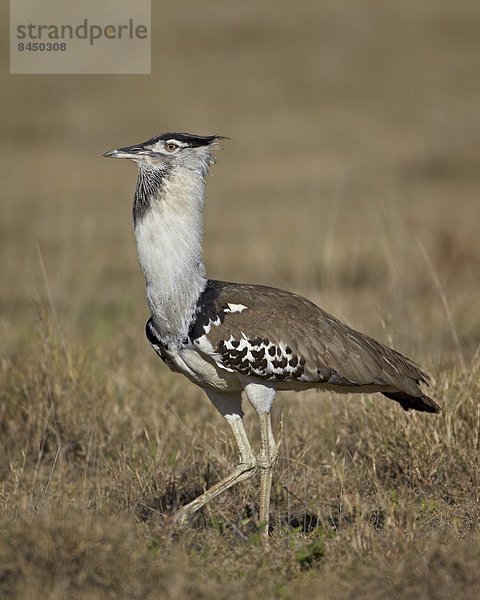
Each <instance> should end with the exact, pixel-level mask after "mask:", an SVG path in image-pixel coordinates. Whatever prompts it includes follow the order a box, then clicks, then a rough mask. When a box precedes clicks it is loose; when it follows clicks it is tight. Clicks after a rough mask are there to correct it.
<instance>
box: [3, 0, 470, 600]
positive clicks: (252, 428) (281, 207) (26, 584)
mask: <svg viewBox="0 0 480 600" xmlns="http://www.w3.org/2000/svg"><path fill="white" fill-rule="evenodd" d="M1 11H2V17H3V18H2V24H3V32H4V34H3V37H2V40H3V41H2V63H3V69H2V74H1V80H2V81H1V83H2V94H1V95H0V114H1V127H2V135H1V139H0V148H1V153H2V160H1V161H0V169H1V183H2V185H1V194H2V201H1V204H0V211H1V213H0V215H1V218H0V256H1V273H0V281H1V285H0V306H1V314H0V352H1V370H0V380H1V385H0V597H2V598H9V597H17V598H27V599H29V598H35V599H36V598H38V599H40V598H42V599H43V598H49V599H50V598H52V599H57V598H58V599H59V598H175V599H176V598H190V597H192V598H193V597H195V598H211V597H216V598H227V597H228V598H232V599H233V598H294V597H295V598H298V597H313V598H347V597H348V598H369V599H370V598H386V597H388V598H407V597H408V598H411V597H415V598H438V599H440V598H456V597H464V598H478V597H479V595H480V568H479V565H480V533H479V524H480V505H479V502H480V498H479V494H480V488H479V486H480V463H479V451H480V447H479V446H480V409H479V387H480V373H479V369H480V358H479V354H478V348H479V344H480V280H479V278H480V275H479V273H480V244H479V228H480V205H479V202H480V35H479V31H480V4H479V3H478V2H477V1H474V0H465V1H463V2H450V1H448V0H435V1H433V0H425V1H423V2H413V1H410V0H407V1H404V2H396V1H393V2H379V1H374V0H362V1H360V2H336V1H334V0H330V1H328V0H322V1H314V0H305V1H303V2H299V3H291V2H286V1H283V0H281V1H279V0H276V1H274V0H265V1H264V2H254V1H253V0H245V1H243V2H233V1H231V0H227V1H219V0H214V1H213V2H209V3H208V4H205V3H199V2H196V1H194V0H184V1H183V2H174V1H172V0H166V1H163V2H162V3H159V4H155V5H154V6H153V15H152V17H153V22H152V74H151V75H143V76H127V75H125V76H41V75H37V76H33V75H32V76H18V75H17V76H13V75H8V11H7V7H6V6H4V7H3V8H2V9H1ZM162 131H189V132H193V133H199V134H205V135H206V134H212V133H217V134H222V135H226V136H229V137H230V138H231V140H229V141H225V142H224V143H223V147H224V150H223V151H221V152H219V155H218V162H217V164H216V165H215V167H214V169H213V172H212V174H213V177H210V178H209V180H208V204H207V208H206V215H205V216H206V223H205V236H204V237H205V260H206V265H207V269H208V273H209V275H210V276H211V277H215V278H220V279H227V280H237V281H244V282H255V283H264V284H269V285H274V286H276V287H281V288H284V289H289V290H294V291H296V292H298V293H301V294H303V295H305V296H307V297H308V298H310V299H311V300H313V301H314V302H316V303H318V304H320V305H321V306H322V307H323V308H325V309H326V310H328V311H329V312H331V313H333V314H335V315H336V316H337V317H339V318H341V319H342V320H344V321H345V322H347V323H348V324H350V325H352V326H354V327H355V328H357V329H360V330H361V331H364V332H366V333H368V334H370V335H372V336H374V337H376V338H378V339H379V340H381V341H383V342H384V343H388V344H392V345H394V346H395V347H396V348H397V349H398V350H400V351H401V352H403V353H406V354H408V355H409V356H411V357H412V358H414V359H415V360H417V361H418V362H420V363H421V364H422V365H423V366H424V367H425V369H426V370H428V372H430V373H431V374H432V376H433V382H432V386H431V389H430V393H431V395H432V396H433V397H435V398H436V400H437V401H438V403H439V404H441V406H442V407H443V413H442V414H441V415H440V416H433V415H425V414H410V413H408V414H407V413H404V412H403V411H402V410H401V408H400V407H399V406H398V405H397V404H395V403H393V402H390V401H388V400H386V399H385V398H383V397H381V396H378V395H375V396H370V397H367V396H365V397H362V396H355V397H354V396H352V397H349V396H335V395H330V394H318V393H314V392H309V393H307V394H300V395H289V394H286V395H284V396H280V397H279V398H278V400H277V403H276V407H275V412H274V421H275V429H276V432H278V435H279V439H280V445H281V452H280V457H279V461H278V464H277V469H276V474H275V478H274V485H273V496H272V506H271V511H272V512H271V515H272V521H273V531H272V538H271V540H272V541H271V551H270V553H268V554H265V553H264V551H263V550H262V548H261V546H260V544H259V534H258V530H257V524H258V523H257V508H258V507H257V497H258V493H257V486H258V481H257V480H249V481H248V482H247V483H244V484H240V485H239V486H237V487H235V488H233V489H232V490H231V491H229V492H227V493H226V494H224V496H222V497H220V498H219V499H217V500H216V501H214V502H213V503H212V504H211V505H210V506H207V507H206V508H205V509H204V510H203V512H202V513H201V514H200V515H198V517H197V518H196V519H195V520H194V522H192V523H191V525H190V527H187V528H183V529H182V528H180V527H177V526H176V525H174V524H173V522H172V514H173V512H174V510H175V509H176V508H178V507H179V506H181V505H182V504H184V503H185V502H187V501H188V500H190V499H192V498H193V497H194V496H195V495H197V494H198V493H200V492H201V491H203V490H204V489H205V488H206V487H207V486H209V485H211V484H212V483H214V482H215V481H217V480H218V479H219V478H221V477H222V476H223V475H225V474H226V472H227V470H228V469H229V466H230V465H231V464H232V463H233V462H234V461H235V460H236V456H235V448H234V444H233V442H232V440H231V439H230V435H229V432H228V431H227V429H226V427H225V425H224V423H223V420H222V418H221V417H220V416H219V415H217V413H216V412H215V410H214V408H213V407H212V406H211V405H210V404H209V402H208V400H207V398H206V397H205V396H204V394H203V393H202V392H201V390H199V389H197V388H195V387H194V386H193V385H192V384H190V383H189V382H188V381H187V380H186V379H183V378H182V377H181V376H179V375H174V374H172V373H170V372H169V371H168V370H167V369H166V367H165V366H164V365H163V364H162V363H161V362H160V361H159V360H158V358H157V357H156V356H155V354H154V353H153V351H152V350H151V349H150V348H149V346H148V343H147V341H146V339H145V338H144V333H143V328H144V323H145V321H146V319H147V317H148V312H147V306H146V301H145V292H144V282H143V278H142V275H141V273H140V269H139V267H138V265H137V259H136V254H135V245H134V239H133V232H132V223H131V199H132V195H133V190H134V186H135V178H136V170H135V167H134V165H133V164H130V163H127V162H117V161H106V160H104V159H102V157H101V155H102V153H103V152H105V151H106V150H109V149H111V148H115V147H120V146H124V145H130V144H134V143H137V142H141V141H143V140H145V139H147V138H149V137H151V136H153V135H155V134H157V133H160V132H162ZM292 326H294V324H292ZM247 410H248V409H247ZM246 422H247V429H248V431H249V433H250V434H251V435H252V437H253V439H254V440H256V441H257V442H258V432H257V428H256V421H255V419H254V418H253V416H252V415H251V414H250V413H249V414H248V416H247V419H246Z"/></svg>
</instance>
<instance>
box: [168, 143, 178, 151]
mask: <svg viewBox="0 0 480 600" xmlns="http://www.w3.org/2000/svg"><path fill="white" fill-rule="evenodd" d="M178 148H179V146H178V144H174V143H173V142H167V143H166V144H165V150H166V151H167V152H175V150H178Z"/></svg>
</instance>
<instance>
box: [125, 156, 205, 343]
mask: <svg viewBox="0 0 480 600" xmlns="http://www.w3.org/2000/svg"><path fill="white" fill-rule="evenodd" d="M204 202H205V181H204V173H203V172H202V171H200V170H199V171H194V170H191V169H187V168H184V167H177V168H175V169H174V170H173V171H172V172H171V173H170V174H169V175H168V177H166V178H165V180H164V182H163V185H162V187H161V189H160V190H159V192H158V195H157V197H155V198H152V200H151V205H150V207H149V209H148V211H147V212H146V213H145V215H144V216H143V217H142V218H141V219H140V220H139V221H137V223H136V224H135V237H136V241H137V253H138V259H139V261H140V265H141V267H142V270H143V273H144V275H145V280H146V284H147V299H148V304H149V306H150V311H151V313H152V318H153V321H154V324H155V327H156V328H157V331H158V333H159V334H160V336H161V338H162V341H164V342H165V343H167V344H173V345H178V344H180V343H181V342H182V341H183V340H184V339H185V337H186V336H187V333H188V327H189V324H190V321H191V318H192V315H193V313H194V311H195V306H196V303H197V300H198V298H199V296H200V294H201V293H202V292H203V290H204V289H205V286H206V283H207V279H206V277H205V268H204V265H203V261H202V225H203V205H204Z"/></svg>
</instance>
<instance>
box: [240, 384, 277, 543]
mask: <svg viewBox="0 0 480 600" xmlns="http://www.w3.org/2000/svg"><path fill="white" fill-rule="evenodd" d="M245 392H246V394H247V397H248V399H249V400H250V403H251V404H252V406H253V408H254V409H255V411H256V412H257V414H258V418H259V421H260V440H261V446H260V454H259V455H258V456H257V465H258V468H259V469H260V523H261V524H262V525H263V527H264V529H263V531H262V538H263V541H264V542H265V543H267V544H268V525H269V521H270V490H271V488H272V471H273V467H274V466H275V462H276V460H277V455H278V447H277V444H276V443H275V439H274V437H273V433H272V421H271V418H270V411H271V409H272V405H273V400H274V399H275V389H274V388H272V387H268V386H265V385H262V384H255V383H251V384H248V385H247V386H246V387H245Z"/></svg>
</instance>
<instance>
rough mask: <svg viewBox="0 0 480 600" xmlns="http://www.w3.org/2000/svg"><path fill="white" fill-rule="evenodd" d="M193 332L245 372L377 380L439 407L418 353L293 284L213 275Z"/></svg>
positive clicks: (414, 404)
mask: <svg viewBox="0 0 480 600" xmlns="http://www.w3.org/2000/svg"><path fill="white" fill-rule="evenodd" d="M190 338H191V339H192V341H193V342H194V343H196V345H197V347H199V349H200V350H201V351H206V352H207V353H208V352H210V353H211V352H212V351H213V353H214V355H215V357H216V359H217V363H218V364H219V365H220V366H223V367H224V368H228V369H230V370H237V371H239V372H240V373H243V374H245V375H250V376H253V377H257V378H258V377H260V378H263V379H268V380H271V381H284V382H288V381H298V382H304V383H306V384H311V385H315V384H318V385H320V384H328V385H329V386H339V387H342V388H350V387H351V388H352V391H355V389H356V388H369V387H370V388H378V391H382V392H383V393H384V394H385V395H387V396H388V397H389V398H392V399H394V400H396V401H397V402H400V404H401V405H402V406H403V407H404V408H405V409H408V408H414V409H416V410H426V411H429V412H438V410H439V408H438V406H437V405H436V404H435V402H434V401H433V400H431V399H430V398H428V396H425V395H424V394H423V392H422V390H421V389H420V387H419V383H428V376H427V375H426V374H425V373H424V372H423V371H422V370H421V369H420V368H419V366H418V365H416V364H415V363H414V362H413V361H411V360H410V359H409V358H407V357H405V356H403V355H402V354H400V353H398V352H396V351H395V350H392V349H391V348H388V347H387V346H384V345H383V344H380V343H379V342H377V341H375V340H373V339H372V338H370V337H368V336H366V335H364V334H362V333H359V332H358V331H355V330H354V329H351V328H350V327H348V326H347V325H344V324H343V323H341V322H340V321H338V319H335V317H333V316H332V315H330V314H328V313H326V312H325V311H323V310H322V309H320V308H318V307H317V306H316V305H315V304H313V303H312V302H310V301H309V300H307V299H305V298H302V297H301V296H298V295H296V294H292V293H290V292H286V291H283V290H278V289H275V288H270V287H266V286H257V285H247V284H238V283H227V282H221V281H209V285H208V286H207V289H206V291H205V292H204V294H203V296H202V298H201V299H200V302H199V313H198V318H197V320H196V322H195V324H194V326H193V328H192V330H191V333H190ZM202 340H203V341H204V342H205V341H206V342H207V343H206V344H205V343H202ZM382 388H384V389H382ZM359 391H360V390H359Z"/></svg>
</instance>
